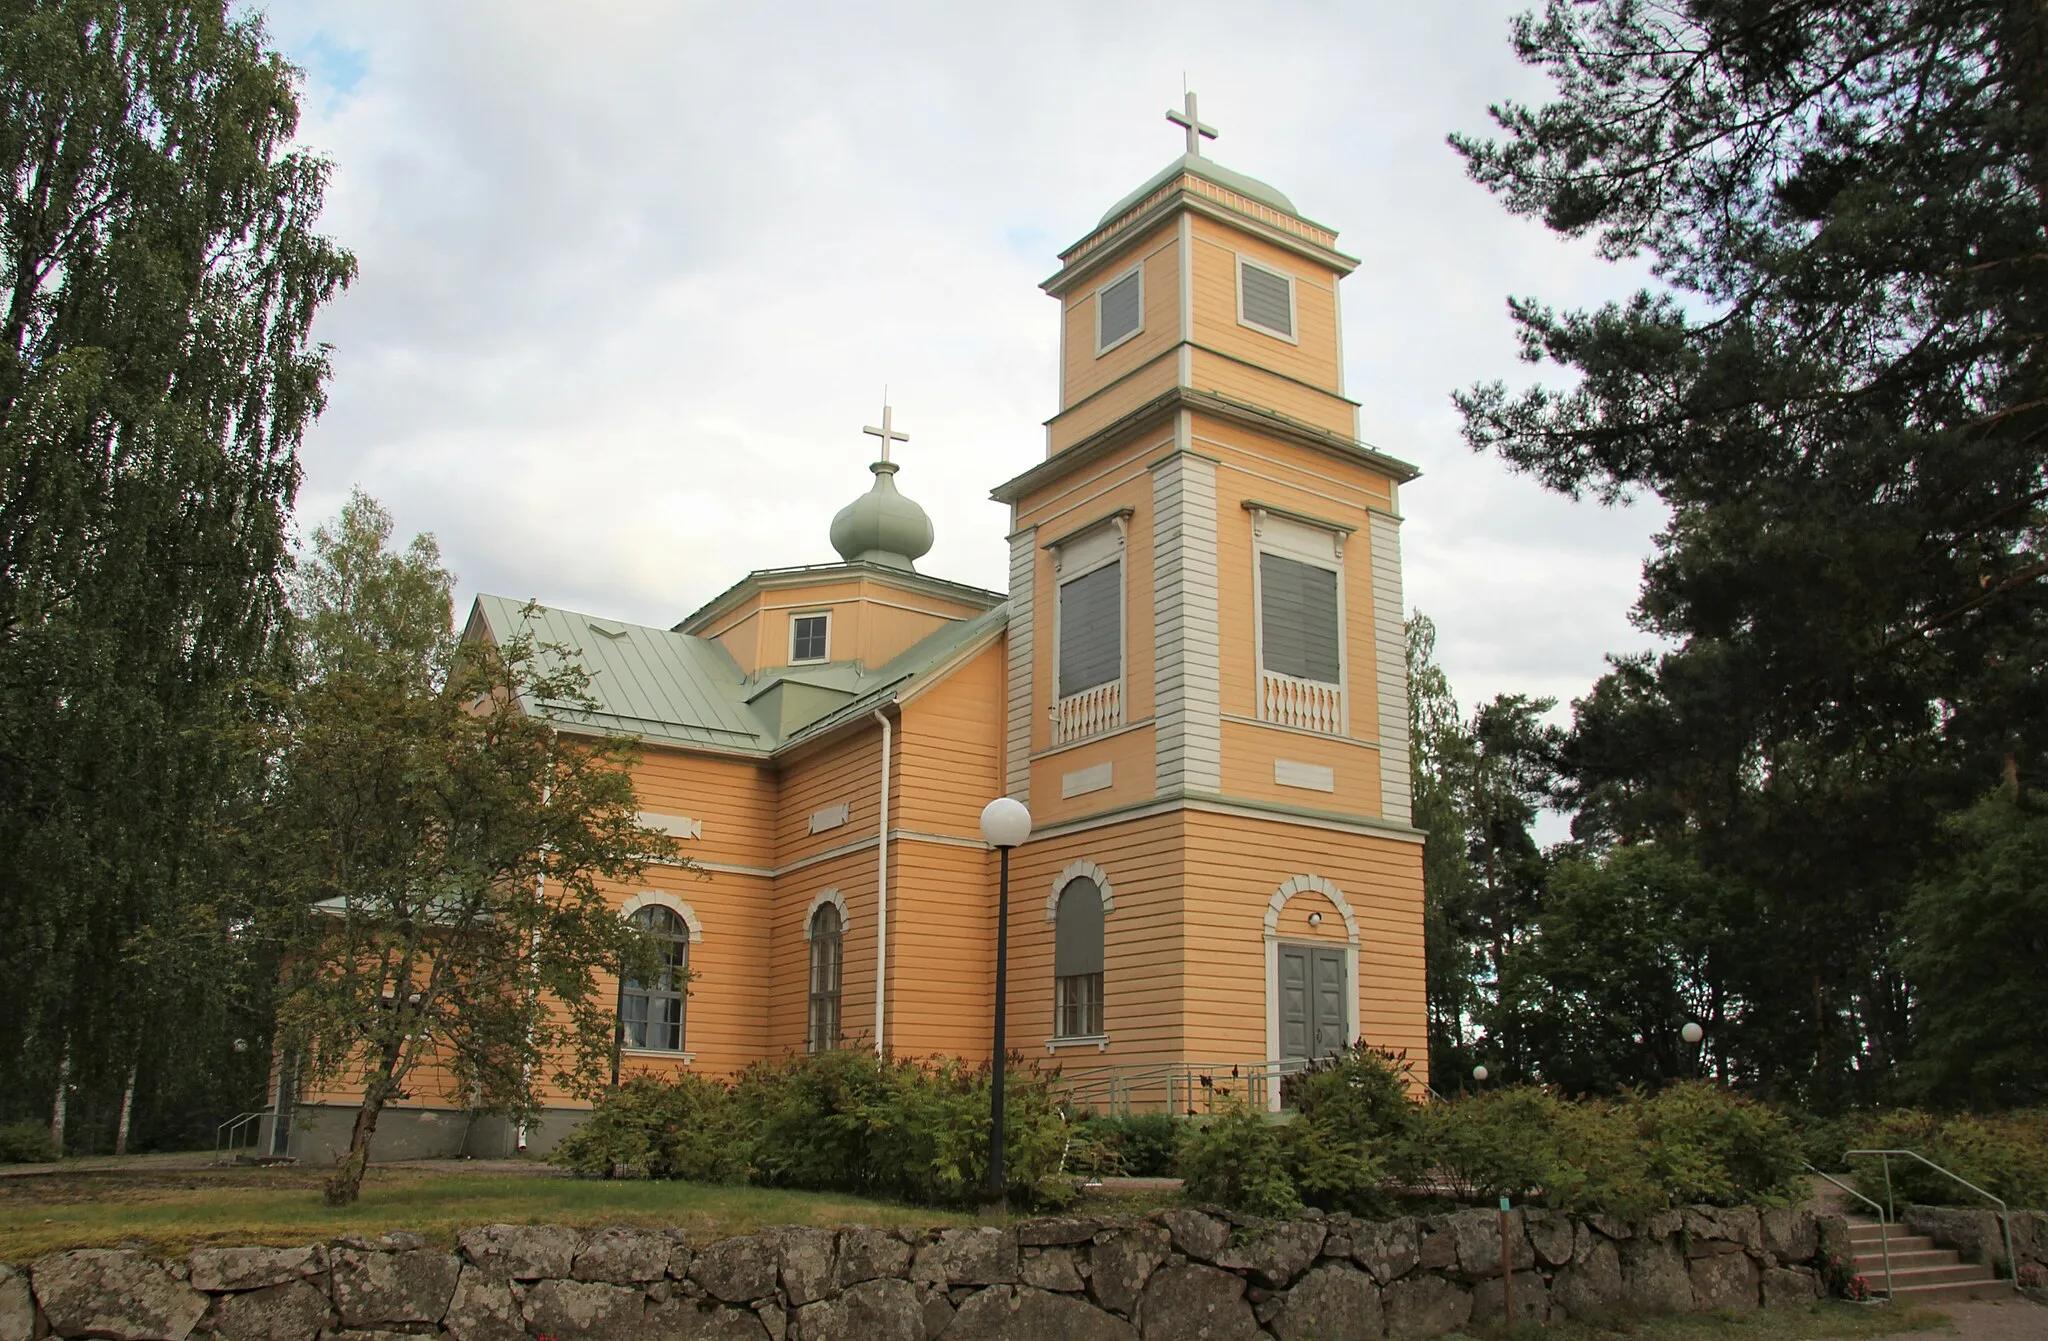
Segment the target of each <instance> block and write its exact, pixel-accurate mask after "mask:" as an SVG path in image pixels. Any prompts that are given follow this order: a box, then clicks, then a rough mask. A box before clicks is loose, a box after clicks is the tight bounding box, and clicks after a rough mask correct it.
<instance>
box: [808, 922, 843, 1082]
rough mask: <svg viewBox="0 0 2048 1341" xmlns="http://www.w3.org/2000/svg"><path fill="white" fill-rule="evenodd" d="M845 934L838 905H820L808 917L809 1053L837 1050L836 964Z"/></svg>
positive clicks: (839, 957)
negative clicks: (809, 979) (809, 971)
mask: <svg viewBox="0 0 2048 1341" xmlns="http://www.w3.org/2000/svg"><path fill="white" fill-rule="evenodd" d="M844 933H845V923H844V922H842V921H841V920H840V916H839V905H837V904H835V903H821V904H819V905H818V910H817V911H816V912H814V913H812V914H811V1032H810V1049H811V1051H812V1052H830V1051H831V1050H832V1049H834V1048H836V1047H838V1046H839V963H840V959H841V956H842V952H843V949H844V946H843V944H842V941H843V936H844Z"/></svg>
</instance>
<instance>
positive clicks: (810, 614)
mask: <svg viewBox="0 0 2048 1341" xmlns="http://www.w3.org/2000/svg"><path fill="white" fill-rule="evenodd" d="M799 619H822V620H824V621H825V655H824V656H821V657H803V658H801V659H799V658H798V656H797V654H796V622H797V621H798V620H799ZM831 659H832V612H831V611H830V610H793V611H791V612H790V616H789V664H790V665H792V666H815V665H817V664H819V663H820V662H825V661H830V660H831Z"/></svg>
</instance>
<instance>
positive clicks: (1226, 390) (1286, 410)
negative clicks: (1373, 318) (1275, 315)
mask: <svg viewBox="0 0 2048 1341" xmlns="http://www.w3.org/2000/svg"><path fill="white" fill-rule="evenodd" d="M1260 338H1262V339H1263V338H1269V337H1260ZM1276 343H1277V342H1276ZM1188 385H1190V386H1191V387H1193V388H1194V389H1195V390H1197V391H1213V392H1215V393H1216V394H1217V395H1219V396H1223V397H1226V398H1227V399H1230V400H1234V401H1237V402H1239V403H1240V404H1244V405H1256V406H1259V407H1260V408H1262V409H1268V410H1272V411H1273V412H1274V413H1276V414H1281V415H1285V416H1286V417H1287V418H1289V419H1292V420H1295V421H1297V422H1299V423H1303V424H1309V425H1312V426H1314V427H1316V428H1320V429H1324V430H1327V431H1328V432H1331V433H1336V434H1339V435H1341V436H1343V437H1345V438H1349V437H1351V436H1352V434H1353V433H1354V432H1356V431H1357V427H1358V407H1357V406H1355V405H1353V404H1352V403H1351V402H1350V401H1348V400H1344V399H1342V398H1341V397H1338V396H1336V395H1333V394H1331V393H1329V392H1326V391H1318V390H1317V389H1315V388H1314V387H1311V386H1304V385H1302V384H1301V383H1300V382H1296V381H1292V380H1290V379H1288V378H1286V377H1282V376H1280V375H1278V374H1276V373H1272V372H1268V371H1267V370H1265V369H1263V368H1260V367H1258V366H1255V365H1253V364H1250V363H1246V362H1241V361H1239V359H1236V358H1230V357H1226V356H1224V355H1222V354H1219V353H1215V352H1212V351H1210V350H1208V349H1195V350H1193V351H1192V352H1191V353H1190V355H1189V359H1188Z"/></svg>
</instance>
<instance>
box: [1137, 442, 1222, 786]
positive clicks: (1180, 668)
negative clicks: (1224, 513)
mask: <svg viewBox="0 0 2048 1341" xmlns="http://www.w3.org/2000/svg"><path fill="white" fill-rule="evenodd" d="M1187 420H1188V413H1187V411H1185V410H1183V411H1181V412H1180V423H1179V425H1178V426H1177V435H1178V437H1179V439H1180V442H1181V447H1182V450H1180V451H1178V452H1175V453H1174V454H1173V455H1172V456H1170V457H1168V458H1167V459H1166V460H1164V461H1162V462H1160V463H1159V465H1157V466H1155V467H1154V468H1153V474H1152V519H1153V525H1152V581H1153V597H1154V614H1153V638H1154V644H1153V645H1154V647H1155V649H1156V658H1157V660H1156V667H1157V670H1156V677H1155V678H1156V684H1157V703H1156V707H1155V709H1154V716H1155V718H1156V719H1157V721H1158V724H1159V727H1158V734H1157V742H1158V743H1157V750H1156V756H1155V763H1156V766H1157V775H1158V785H1159V793H1160V795H1162V796H1177V795H1184V794H1186V793H1188V792H1205V793H1209V794H1211V795H1213V794H1215V793H1217V792H1219V791H1221V790H1222V789H1223V781H1222V779H1223V719H1222V696H1223V684H1222V661H1221V655H1220V652H1219V649H1218V647H1217V639H1218V636H1219V634H1218V629H1217V610H1216V606H1217V571H1216V463H1215V462H1214V461H1210V460H1208V459H1207V458H1205V457H1200V456H1196V455H1194V454H1193V453H1191V452H1189V451H1187V450H1186V440H1187V432H1188V423H1187Z"/></svg>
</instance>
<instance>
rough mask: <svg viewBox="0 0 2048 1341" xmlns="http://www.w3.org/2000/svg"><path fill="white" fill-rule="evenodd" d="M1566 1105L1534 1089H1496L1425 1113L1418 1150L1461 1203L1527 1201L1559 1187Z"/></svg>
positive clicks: (1432, 1108) (1512, 1087)
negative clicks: (1559, 1136) (1560, 1117)
mask: <svg viewBox="0 0 2048 1341" xmlns="http://www.w3.org/2000/svg"><path fill="white" fill-rule="evenodd" d="M1562 1106H1563V1105H1562V1101H1560V1100H1559V1099H1558V1098H1557V1097H1556V1096H1554V1095H1552V1094H1551V1093H1550V1092H1549V1091H1548V1090H1543V1089H1538V1088H1536V1087H1534V1086H1529V1085H1517V1086H1507V1087H1502V1088H1499V1089H1490V1090H1487V1091H1486V1092H1484V1093H1482V1094H1477V1095H1473V1096H1471V1097H1470V1098H1464V1099H1459V1100H1457V1101H1456V1102H1454V1103H1446V1104H1433V1105H1430V1106H1429V1107H1427V1108H1424V1109H1423V1110H1422V1112H1421V1117H1422V1121H1421V1122H1420V1123H1419V1124H1418V1128H1417V1132H1416V1146H1417V1148H1418V1150H1419V1151H1420V1152H1422V1155H1423V1157H1425V1158H1426V1159H1427V1160H1428V1162H1429V1164H1430V1166H1431V1167H1432V1168H1434V1169H1435V1170H1436V1171H1437V1174H1438V1176H1439V1177H1441V1178H1442V1179H1444V1180H1445V1181H1446V1182H1447V1183H1448V1185H1449V1188H1450V1190H1451V1192H1452V1194H1453V1195H1454V1196H1456V1197H1457V1198H1458V1199H1459V1200H1461V1201H1468V1202H1479V1203H1485V1202H1490V1201H1493V1200H1494V1199H1496V1198H1498V1197H1513V1198H1514V1199H1515V1200H1517V1201H1521V1200H1524V1199H1526V1198H1527V1197H1528V1196H1530V1195H1531V1194H1532V1193H1533V1192H1535V1191H1536V1190H1537V1189H1539V1188H1545V1187H1549V1186H1550V1185H1552V1184H1553V1183H1555V1182H1557V1180H1558V1178H1559V1175H1560V1173H1561V1172H1562V1169H1563V1162H1562V1160H1561V1159H1560V1157H1559V1155H1558V1152H1557V1142H1556V1138H1555V1134H1554V1132H1553V1130H1552V1129H1553V1128H1554V1127H1555V1125H1556V1122H1557V1112H1558V1109H1559V1108H1560V1107H1562Z"/></svg>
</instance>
